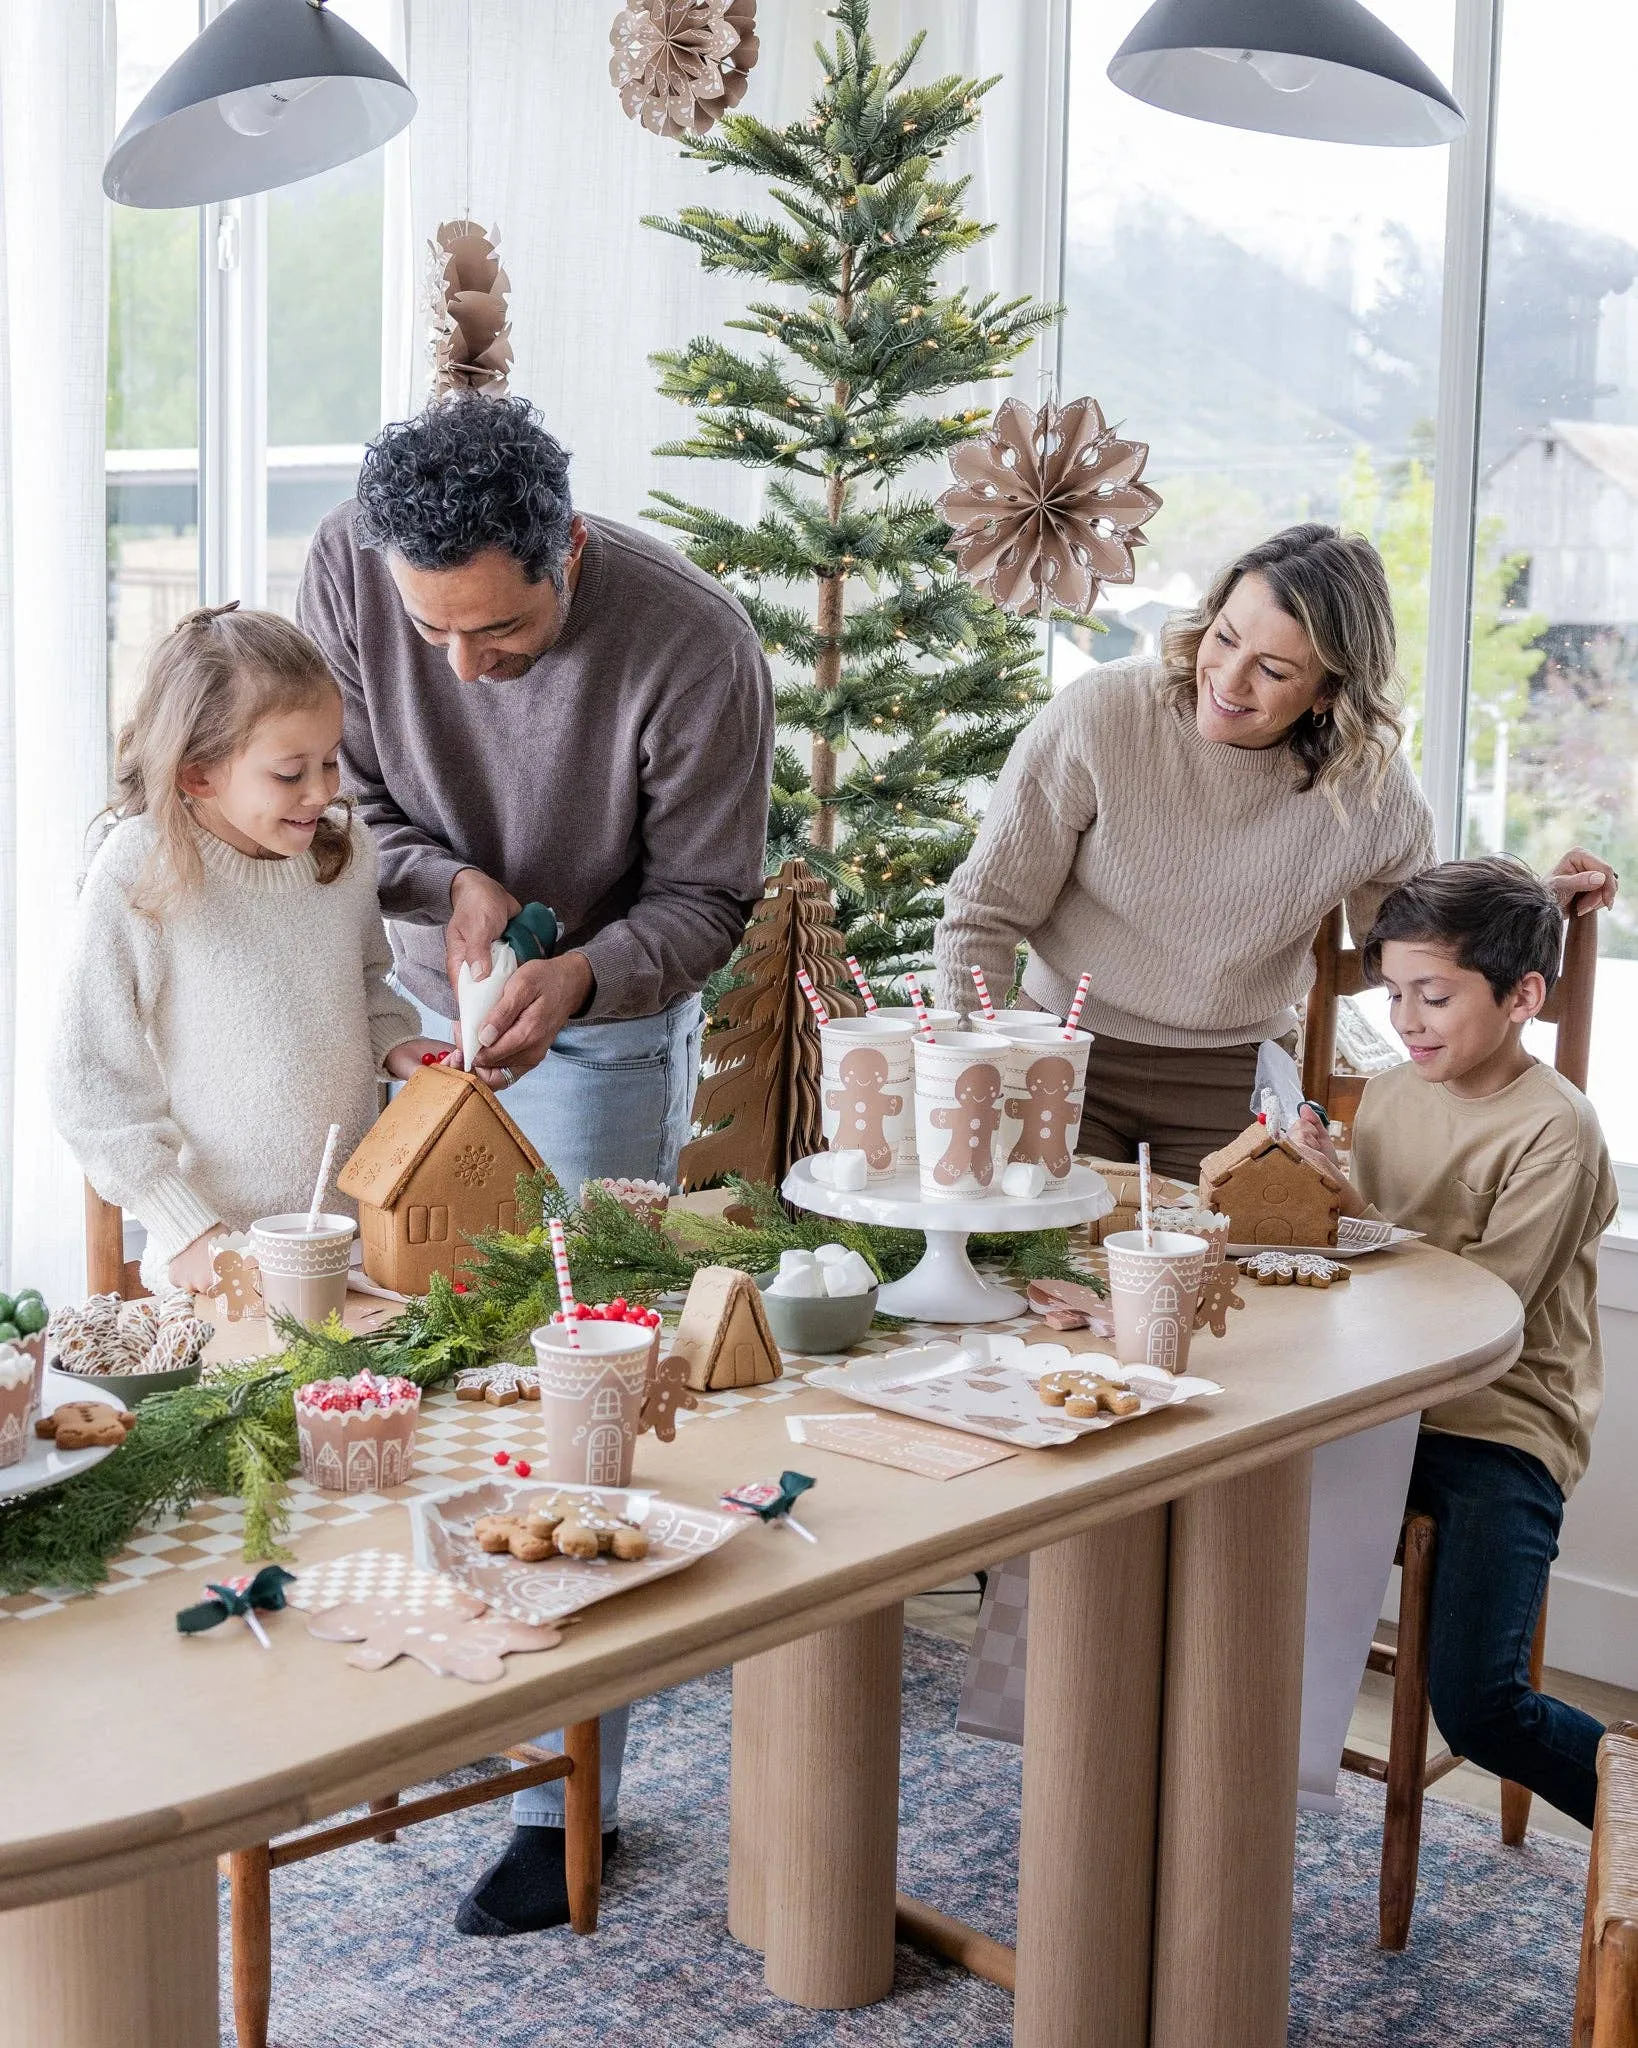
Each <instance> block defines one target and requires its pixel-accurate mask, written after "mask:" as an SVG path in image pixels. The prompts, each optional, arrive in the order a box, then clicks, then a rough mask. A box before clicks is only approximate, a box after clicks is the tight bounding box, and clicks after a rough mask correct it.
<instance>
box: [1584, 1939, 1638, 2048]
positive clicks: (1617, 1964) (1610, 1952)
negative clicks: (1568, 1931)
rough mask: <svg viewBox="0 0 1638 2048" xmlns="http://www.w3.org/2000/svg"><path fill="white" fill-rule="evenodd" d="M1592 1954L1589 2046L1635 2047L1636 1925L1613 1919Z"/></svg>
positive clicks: (1637, 2045)
mask: <svg viewBox="0 0 1638 2048" xmlns="http://www.w3.org/2000/svg"><path fill="white" fill-rule="evenodd" d="M1595 1954H1596V1958H1597V1968H1598V1991H1597V1997H1596V2002H1595V2005H1594V2008H1593V2033H1592V2048H1638V1925H1634V1923H1633V1922H1632V1921H1630V1920H1612V1921H1611V1922H1610V1924H1609V1925H1608V1926H1607V1927H1606V1928H1605V1929H1604V1938H1603V1940H1602V1941H1601V1942H1600V1943H1599V1944H1598V1947H1597V1950H1596V1951H1595Z"/></svg>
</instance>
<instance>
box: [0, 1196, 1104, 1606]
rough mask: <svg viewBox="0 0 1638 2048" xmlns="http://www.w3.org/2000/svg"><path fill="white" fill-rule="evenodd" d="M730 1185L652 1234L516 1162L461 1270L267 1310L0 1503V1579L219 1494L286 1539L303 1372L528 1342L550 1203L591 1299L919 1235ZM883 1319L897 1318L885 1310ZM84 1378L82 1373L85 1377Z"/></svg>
mask: <svg viewBox="0 0 1638 2048" xmlns="http://www.w3.org/2000/svg"><path fill="white" fill-rule="evenodd" d="M730 1189H731V1192H732V1194H733V1197H734V1203H735V1205H736V1209H737V1211H738V1212H739V1213H740V1214H742V1215H744V1216H746V1217H747V1218H748V1219H749V1220H748V1221H745V1222H738V1221H736V1222H728V1221H727V1220H725V1219H724V1218H720V1217H714V1216H699V1215H696V1214H694V1213H693V1212H692V1211H690V1210H687V1209H679V1210H675V1211H673V1212H671V1213H670V1214H669V1215H668V1216H667V1218H666V1228H665V1230H664V1232H663V1233H662V1232H660V1231H656V1230H654V1229H653V1228H652V1227H651V1226H650V1225H649V1224H647V1223H645V1222H643V1221H642V1219H641V1218H640V1217H638V1216H635V1215H633V1214H632V1212H631V1211H630V1210H629V1209H625V1208H622V1207H621V1205H620V1204H619V1203H618V1202H617V1201H616V1200H615V1199H614V1198H613V1196H612V1195H608V1194H606V1193H603V1192H601V1191H599V1190H588V1197H587V1201H586V1204H585V1206H584V1207H582V1206H581V1205H579V1204H578V1203H576V1202H575V1201H574V1200H573V1199H572V1198H571V1197H570V1196H569V1195H568V1194H566V1193H565V1191H564V1189H563V1187H562V1186H561V1184H560V1183H559V1181H558V1180H557V1177H556V1176H555V1175H554V1174H553V1173H552V1172H551V1170H550V1169H549V1168H542V1170H541V1171H540V1172H539V1173H537V1174H531V1175H526V1176H525V1177H524V1178H523V1179H521V1180H520V1181H519V1182H518V1189H517V1195H518V1221H519V1225H520V1227H519V1229H518V1230H517V1231H515V1232H510V1231H498V1232H494V1233H491V1234H489V1235H486V1236H483V1237H479V1238H477V1239H475V1240H474V1242H473V1246H472V1250H471V1253H470V1255H469V1258H468V1261H467V1272H466V1277H465V1278H464V1279H462V1280H460V1281H453V1282H452V1281H450V1280H448V1279H446V1278H445V1277H444V1276H443V1275H442V1274H434V1275H433V1278H432V1284H431V1286H430V1287H429V1289H428V1291H427V1293H426V1295H425V1297H424V1298H422V1299H420V1300H417V1301H413V1302H411V1303H410V1304H409V1305H408V1306H407V1307H406V1309H405V1310H404V1312H403V1314H402V1315H400V1316H398V1317H396V1318H395V1319H394V1320H393V1321H392V1322H391V1323H389V1324H388V1325H387V1326H386V1327H385V1328H383V1329H380V1330H375V1331H370V1332H353V1331H348V1330H343V1329H341V1328H340V1326H339V1325H337V1324H331V1325H330V1326H328V1327H327V1328H324V1329H309V1328H307V1327H305V1326H304V1325H302V1324H301V1323H298V1322H297V1321H295V1319H294V1318H293V1317H290V1316H283V1315H281V1316H279V1317H278V1318H277V1319H276V1323H275V1328H276V1330H277V1333H278V1335H279V1336H280V1337H281V1338H282V1339H283V1341H284V1346H285V1348H284V1349H283V1350H282V1351H281V1352H279V1353H277V1354H276V1355H274V1356H271V1357H267V1358H258V1359H251V1360H248V1361H246V1362H245V1363H243V1364H239V1365H231V1366H221V1367H217V1368H215V1369H214V1370H213V1371H212V1372H211V1374H210V1377H209V1378H208V1379H202V1380H199V1381H196V1382H195V1383H194V1384H193V1385H192V1386H186V1387H177V1388H173V1389H172V1390H171V1391H170V1392H168V1393H163V1394H152V1395H150V1396H149V1397H148V1399H147V1400H145V1401H144V1402H143V1403H142V1404H141V1406H140V1407H139V1408H138V1410H137V1421H136V1427H135V1428H134V1429H133V1430H132V1431H131V1432H130V1434H129V1435H128V1436H127V1437H126V1439H125V1442H124V1444H123V1445H122V1446H121V1447H120V1448H119V1449H118V1450H117V1451H116V1452H114V1453H113V1454H112V1455H111V1456H109V1457H107V1458H104V1459H103V1460H102V1461H101V1463H100V1464H97V1465H93V1466H92V1467H91V1468H90V1470H89V1471H86V1472H82V1473H80V1474H79V1475H78V1476H77V1477H76V1478H73V1479H70V1480H67V1481H66V1482H65V1483H64V1484H63V1485H61V1486H57V1487H51V1488H48V1489H46V1490H45V1491H43V1492H40V1493H34V1494H28V1495H25V1496H23V1497H22V1498H21V1499H18V1500H13V1501H7V1502H4V1503H0V1593H22V1592H26V1591H27V1590H28V1589H29V1588H30V1587H32V1586H60V1587H67V1588H71V1589H73V1590H75V1591H82V1592H83V1591H88V1590H89V1589H90V1588H91V1587H93V1586H96V1585H98V1584H99V1583H100V1582H101V1581H102V1580H103V1579H104V1578H106V1577H107V1573H108V1561H109V1559H110V1558H111V1557H113V1555H114V1554H115V1552H116V1551H118V1550H120V1549H122V1548H123V1547H124V1546H125V1545H126V1544H127V1543H128V1542H129V1541H130V1540H131V1538H132V1537H133V1536H134V1535H135V1534H136V1533H137V1531H138V1530H139V1529H140V1528H141V1527H142V1526H143V1525H144V1524H147V1523H150V1522H154V1521H156V1520H158V1519H159V1518H160V1517H161V1516H163V1515H182V1514H186V1513H187V1511H188V1510H189V1509H190V1508H192V1507H194V1506H195V1505H197V1503H198V1502H199V1501H201V1500H203V1499H204V1498H206V1497H207V1496H208V1495H212V1494H231V1495H236V1496H238V1497H239V1498H240V1499H242V1501H243V1503H244V1511H245V1557H246V1559H247V1561H250V1562H257V1561H259V1560H261V1559H264V1558H282V1557H284V1556H286V1555H288V1553H287V1552H286V1551H285V1550H284V1549H283V1547H282V1538H283V1535H284V1532H285V1530H286V1528H287V1526H288V1522H289V1512H290V1510H289V1499H288V1491H287V1487H288V1481H289V1477H290V1475H291V1474H292V1473H293V1472H294V1471H295V1469H296V1466H297V1462H298V1457H297V1446H296V1410H295V1391H296V1389H297V1387H299V1386H305V1385H306V1384H307V1383H308V1382H310V1381H312V1380H322V1379H333V1378H346V1377H350V1376H351V1375H352V1374H354V1373H356V1372H358V1371H359V1370H361V1368H363V1367H364V1366H368V1367H369V1368H370V1370H371V1371H372V1372H374V1373H377V1374H380V1375H382V1376H385V1375H387V1374H391V1373H399V1374H402V1375H403V1377H404V1378H405V1379H409V1380H413V1381H414V1382H415V1384H416V1385H417V1386H419V1387H433V1386H436V1385H438V1384H439V1382H440V1381H442V1380H445V1379H447V1378H449V1376H450V1375H451V1374H452V1373H455V1372H458V1371H459V1370H461V1369H462V1368H463V1367H466V1366H473V1365H482V1364H485V1363H487V1362H489V1361H491V1360H495V1359H500V1358H507V1357H512V1358H518V1359H523V1358H526V1356H527V1353H528V1341H529V1332H530V1331H531V1330H533V1329H535V1328H536V1327H537V1326H538V1325H539V1324H541V1323H543V1322H545V1321H546V1320H547V1318H548V1317H549V1316H550V1315H551V1314H552V1313H553V1311H554V1310H555V1309H556V1308H557V1307H558V1306H559V1297H558V1291H557V1278H556V1273H555V1269H554V1266H553V1260H552V1248H551V1242H550V1239H549V1236H548V1233H547V1229H546V1225H547V1223H548V1222H549V1221H550V1220H551V1219H553V1218H554V1217H555V1218H556V1219H557V1220H559V1221H560V1222H562V1223H563V1224H564V1225H565V1226H566V1228H567V1231H568V1233H569V1263H570V1267H571V1270H572V1272H573V1274H574V1281H575V1291H576V1294H577V1295H578V1296H579V1297H580V1299H582V1300H584V1301H607V1300H611V1299H612V1298H613V1297H614V1296H615V1295H618V1294H623V1295H624V1296H625V1297H626V1299H627V1300H628V1301H651V1300H653V1299H654V1298H655V1297H656V1296H658V1295H662V1294H668V1293H673V1292H679V1291H682V1290H684V1289H686V1288H687V1286H688V1283H689V1281H690V1280H691V1279H692V1278H693V1276H694V1274H695V1273H696V1272H697V1271H698V1270H699V1268H700V1267H701V1266H713V1265H715V1266H734V1267H736V1268H738V1269H739V1270H740V1271H742V1272H746V1273H765V1272H767V1271H769V1270H770V1269H771V1268H773V1267H775V1266H777V1265H778V1263H779V1254H780V1253H781V1252H782V1251H787V1250H790V1249H792V1248H794V1247H798V1246H800V1247H805V1248H806V1249H808V1250H810V1251H811V1250H813V1249H814V1248H815V1247H816V1246H818V1245H821V1244H826V1243H840V1244H846V1245H851V1246H852V1247H853V1248H854V1249H855V1250H857V1251H860V1252H862V1253H863V1254H864V1256H865V1258H866V1259H867V1260H868V1261H869V1263H870V1265H871V1267H872V1269H873V1270H874V1271H875V1272H876V1273H877V1274H878V1275H879V1276H880V1277H881V1278H882V1279H884V1280H895V1279H898V1278H900V1277H901V1276H902V1275H903V1274H905V1273H907V1272H909V1270H910V1268H911V1267H912V1266H913V1265H915V1263H916V1262H917V1260H918V1259H919V1258H920V1257H921V1255H922V1252H923V1249H924V1245H925V1240H924V1239H923V1238H922V1236H921V1233H920V1232H919V1231H913V1230H878V1229H875V1228H873V1227H870V1226H868V1225H864V1224H854V1223H837V1222H833V1221H827V1220H826V1219H825V1218H823V1217H819V1216H799V1217H797V1218H795V1219H793V1218H792V1217H791V1216H790V1215H789V1214H788V1213H787V1211H786V1210H785V1208H784V1206H783V1204H782V1203H781V1202H780V1200H779V1197H778V1195H777V1194H776V1193H775V1191H774V1189H773V1188H771V1187H768V1186H765V1185H760V1184H755V1183H752V1182H748V1181H732V1182H730ZM972 1249H973V1252H974V1253H975V1255H977V1256H980V1257H984V1258H987V1259H993V1260H995V1261H997V1262H999V1263H1005V1264H1006V1265H1008V1266H1009V1267H1010V1269H1011V1271H1012V1273H1013V1274H1014V1275H1015V1276H1016V1277H1018V1278H1020V1279H1037V1278H1045V1277H1048V1276H1051V1277H1057V1278H1061V1279H1074V1280H1081V1281H1087V1280H1088V1275H1087V1274H1086V1273H1085V1272H1084V1271H1083V1270H1082V1269H1081V1268H1080V1267H1078V1266H1076V1265H1075V1264H1073V1263H1072V1261H1071V1260H1070V1258H1069V1240H1068V1236H1067V1233H1066V1232H1064V1231H1061V1230H1056V1231H1051V1230H1042V1231H1032V1232H1024V1233H1021V1234H1019V1235H1016V1236H1005V1237H986V1238H974V1239H973V1240H972ZM1090 1284H1092V1285H1094V1286H1096V1285H1098V1284H1099V1283H1098V1282H1096V1281H1092V1282H1091V1283H1090ZM881 1321H882V1322H883V1323H884V1325H886V1326H887V1327H895V1325H894V1323H893V1320H892V1319H891V1318H888V1317H883V1318H881ZM94 1391H95V1384H94V1382H88V1383H87V1392H88V1393H92V1392H94Z"/></svg>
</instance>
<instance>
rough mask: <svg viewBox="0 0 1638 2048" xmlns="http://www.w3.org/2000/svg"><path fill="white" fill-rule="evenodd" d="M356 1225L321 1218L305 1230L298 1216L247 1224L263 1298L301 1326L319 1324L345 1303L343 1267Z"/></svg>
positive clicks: (346, 1219) (304, 1222)
mask: <svg viewBox="0 0 1638 2048" xmlns="http://www.w3.org/2000/svg"><path fill="white" fill-rule="evenodd" d="M357 1229H358V1225H357V1224H356V1223H355V1222H354V1221H353V1219H352V1218H351V1217H350V1216H320V1217H319V1219H318V1225H317V1228H316V1229H313V1230H309V1229H308V1227H307V1218H306V1217H305V1216H303V1215H301V1214H300V1213H299V1212H297V1213H295V1214H291V1215H286V1216H263V1217H261V1218H259V1219H258V1220H257V1221H256V1222H255V1223H253V1224H251V1226H250V1241H251V1243H252V1244H253V1245H254V1246H255V1249H256V1263H257V1265H258V1266H259V1267H260V1268H261V1276H262V1299H263V1300H264V1301H265V1302H266V1303H267V1312H268V1314H269V1315H272V1314H273V1313H274V1312H275V1311H276V1310H280V1309H282V1310H283V1311H284V1312H285V1313H286V1314H288V1315H293V1316H294V1317H295V1318H296V1320H297V1322H300V1323H322V1322H324V1321H326V1320H327V1319H328V1318H329V1317H330V1316H333V1315H336V1316H339V1315H340V1314H341V1312H342V1310H343V1309H344V1308H345V1307H346V1305H347V1267H348V1263H349V1261H350V1260H351V1258H352V1255H353V1236H354V1233H355V1232H356V1231H357Z"/></svg>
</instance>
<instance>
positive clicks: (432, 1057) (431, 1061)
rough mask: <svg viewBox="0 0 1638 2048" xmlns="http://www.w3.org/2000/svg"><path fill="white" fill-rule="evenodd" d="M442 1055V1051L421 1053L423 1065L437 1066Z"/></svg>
mask: <svg viewBox="0 0 1638 2048" xmlns="http://www.w3.org/2000/svg"><path fill="white" fill-rule="evenodd" d="M442 1057H443V1055H442V1054H441V1053H436V1052H424V1053H422V1055H421V1064H422V1066H423V1067H435V1066H436V1065H437V1064H438V1062H439V1060H440V1059H441V1058H442Z"/></svg>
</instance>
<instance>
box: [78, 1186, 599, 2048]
mask: <svg viewBox="0 0 1638 2048" xmlns="http://www.w3.org/2000/svg"><path fill="white" fill-rule="evenodd" d="M85 1280H86V1288H87V1291H88V1292H90V1293H92V1294H118V1295H120V1296H121V1297H122V1298H123V1299H125V1300H127V1301H134V1300H136V1299H137V1298H138V1297H139V1296H141V1295H143V1294H145V1293H146V1292H147V1290H146V1288H144V1286H143V1285H142V1279H141V1274H140V1272H139V1271H138V1262H137V1261H136V1260H130V1261H127V1259H126V1257H125V1218H124V1216H123V1214H122V1213H121V1211H120V1210H119V1209H118V1208H116V1207H115V1205H114V1204H113V1203H112V1202H105V1201H104V1200H103V1199H102V1197H101V1196H100V1195H99V1194H98V1193H97V1191H96V1189H95V1188H93V1187H92V1185H91V1183H90V1182H89V1181H87V1182H86V1184H85ZM502 1754H503V1755H504V1756H505V1757H506V1758H507V1760H508V1761H509V1762H511V1763H515V1764H516V1765H517V1766H518V1768H517V1769H516V1770H513V1771H501V1772H499V1773H498V1774H497V1775H496V1776H494V1777H488V1778H482V1779H479V1780H478V1782H477V1783H476V1784H472V1785H459V1786H456V1787H455V1788H454V1789H453V1790H452V1791H447V1792H432V1793H428V1794H427V1795H426V1796H425V1797H424V1798H421V1799H412V1800H408V1801H402V1802H401V1801H400V1799H399V1795H398V1794H397V1793H396V1792H389V1793H388V1794H387V1795H386V1797H385V1798H383V1799H372V1800H371V1801H370V1810H369V1813H368V1814H367V1815H366V1816H364V1817H363V1818H362V1819H360V1820H349V1821H340V1822H338V1823H337V1824H336V1825H335V1826H333V1827H327V1828H318V1829H315V1830H314V1831H313V1832H312V1833H311V1834H306V1835H292V1836H290V1837H289V1838H288V1839H287V1840H285V1841H281V1842H258V1843H256V1844H255V1845H254V1846H253V1847H251V1848H249V1849H239V1850H236V1851H234V1853H233V1854H232V1855H229V1856H224V1857H223V1858H222V1859H221V1861H222V1868H223V1870H224V1871H225V1872H226V1874H227V1879H228V1891H229V1899H230V1920H231V1926H232V1939H233V2019H234V2025H235V2026H236V2027H237V2029H238V2036H239V2048H267V2021H268V2013H269V2009H270V2007H271V2003H272V1995H273V1886H272V1878H273V1872H274V1871H275V1870H280V1869H282V1868H283V1867H284V1866H285V1865H286V1864H288V1863H305V1862H306V1861H307V1859H308V1858H309V1857H312V1856H323V1855H326V1854H327V1853H328V1852H329V1851H330V1850H332V1849H345V1848H349V1847H350V1846H351V1845H352V1844H353V1843H354V1842H367V1841H370V1840H372V1839H374V1840H377V1841H382V1842H395V1841H397V1839H398V1830H399V1829H400V1828H407V1827H414V1826H415V1824H416V1823H417V1822H418V1821H423V1820H436V1819H438V1818H439V1817H440V1816H441V1815H443V1814H446V1813H460V1812H462V1811H463V1810H464V1809H465V1808H466V1807H469V1806H484V1805H487V1804H488V1803H489V1801H490V1800H492V1799H505V1798H508V1797H509V1796H510V1795H511V1794H512V1793H514V1792H523V1791H526V1790H527V1789H528V1788H529V1787H530V1786H531V1785H544V1784H546V1783H548V1782H549V1781H550V1780H552V1779H554V1778H562V1779H563V1780H564V1781H565V1782H564V1786H563V1823H564V1835H565V1872H564V1875H565V1876H566V1878H567V1880H568V1891H569V1924H570V1926H571V1927H572V1928H573V1929H574V1931H575V1933H576V1934H595V1933H596V1932H597V1906H598V1899H599V1895H600V1893H601V1890H602V1883H603V1822H602V1805H603V1799H602V1770H601V1752H600V1746H599V1737H598V1724H597V1722H595V1721H579V1722H576V1723H575V1725H574V1726H573V1727H571V1728H567V1729H565V1730H564V1733H563V1753H562V1755H561V1756H560V1755H558V1754H557V1753H556V1752H555V1751H552V1750H541V1749H535V1748H534V1747H533V1746H532V1745H531V1744H529V1743H523V1744H521V1745H520V1746H519V1747H518V1748H516V1749H508V1750H504V1751H502Z"/></svg>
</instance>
